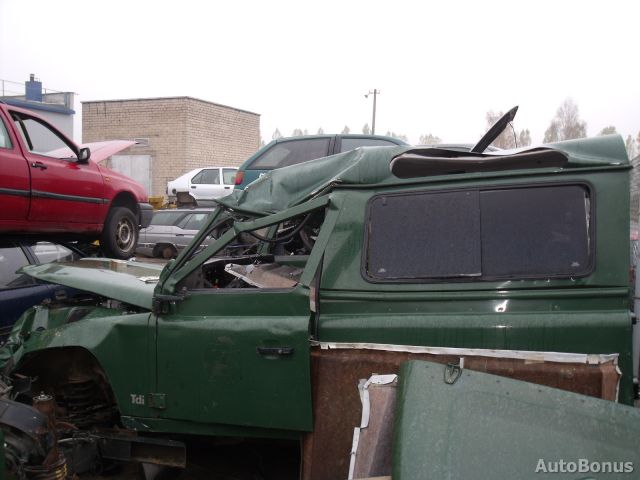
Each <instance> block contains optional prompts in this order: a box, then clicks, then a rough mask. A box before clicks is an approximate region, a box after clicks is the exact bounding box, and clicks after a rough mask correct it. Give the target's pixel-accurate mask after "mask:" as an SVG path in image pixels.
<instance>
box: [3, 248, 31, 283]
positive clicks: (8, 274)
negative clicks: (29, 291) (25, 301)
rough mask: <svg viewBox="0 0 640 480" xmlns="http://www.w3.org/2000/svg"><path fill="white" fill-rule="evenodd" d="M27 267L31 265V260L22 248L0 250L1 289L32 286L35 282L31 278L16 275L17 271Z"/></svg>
mask: <svg viewBox="0 0 640 480" xmlns="http://www.w3.org/2000/svg"><path fill="white" fill-rule="evenodd" d="M25 265H29V260H27V257H26V255H25V254H24V252H23V251H22V249H21V248H19V247H4V248H0V289H9V288H18V287H24V286H27V285H32V284H33V283H34V281H33V279H32V278H31V277H29V276H27V275H21V274H19V273H16V270H18V269H19V268H20V267H24V266H25Z"/></svg>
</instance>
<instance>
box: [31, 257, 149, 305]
mask: <svg viewBox="0 0 640 480" xmlns="http://www.w3.org/2000/svg"><path fill="white" fill-rule="evenodd" d="M23 271H24V273H26V274H28V275H30V276H32V277H34V278H37V279H39V280H44V281H46V282H52V283H58V284H60V285H66V286H67V287H73V288H77V289H79V290H85V291H88V292H94V293H98V294H100V295H103V296H105V297H108V298H113V299H115V300H120V301H121V302H126V303H130V304H131V305H136V306H138V307H142V308H147V309H151V299H152V297H153V289H154V288H155V284H156V280H157V278H158V277H159V276H160V272H161V271H162V265H158V264H150V263H137V262H124V261H122V260H112V259H109V258H85V259H82V260H80V261H79V262H73V263H47V264H43V265H32V266H29V267H24V268H23ZM146 278H152V279H153V278H155V279H156V280H153V281H151V282H150V283H147V282H146V281H145V279H146Z"/></svg>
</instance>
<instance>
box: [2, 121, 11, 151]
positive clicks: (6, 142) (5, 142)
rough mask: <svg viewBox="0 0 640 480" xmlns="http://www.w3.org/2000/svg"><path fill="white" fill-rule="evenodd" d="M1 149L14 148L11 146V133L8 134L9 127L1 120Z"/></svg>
mask: <svg viewBox="0 0 640 480" xmlns="http://www.w3.org/2000/svg"><path fill="white" fill-rule="evenodd" d="M0 148H13V145H12V144H11V138H9V132H7V127H6V126H5V124H4V122H3V121H2V119H1V118H0Z"/></svg>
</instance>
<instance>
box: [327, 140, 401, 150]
mask: <svg viewBox="0 0 640 480" xmlns="http://www.w3.org/2000/svg"><path fill="white" fill-rule="evenodd" d="M358 147H397V145H396V144H395V143H393V142H390V141H389V140H382V139H380V138H343V139H342V144H341V145H340V151H341V152H348V151H349V150H353V149H354V148H358Z"/></svg>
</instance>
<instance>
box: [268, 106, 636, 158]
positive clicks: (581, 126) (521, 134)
mask: <svg viewBox="0 0 640 480" xmlns="http://www.w3.org/2000/svg"><path fill="white" fill-rule="evenodd" d="M503 113H504V112H501V111H497V112H494V111H493V110H489V111H488V112H487V113H486V115H485V120H486V127H487V130H488V129H489V128H490V127H491V126H492V125H493V124H494V123H495V122H496V121H497V120H498V119H499V118H500V117H502V115H503ZM341 133H342V134H349V133H352V132H351V128H349V126H348V125H345V126H344V128H343V129H342V132H341ZM362 133H363V134H365V135H370V134H371V128H370V127H369V124H368V123H365V124H364V126H363V127H362ZM615 133H618V132H617V130H616V127H615V126H614V125H608V126H606V127H604V128H602V130H600V132H599V133H598V135H609V134H615ZM311 134H312V135H313V133H311ZM322 134H324V129H323V128H322V127H320V128H318V131H317V135H322ZM302 135H309V131H308V130H307V129H306V128H305V129H304V130H303V129H301V128H296V129H294V130H293V132H291V136H292V137H298V136H302ZM385 135H387V136H390V137H396V138H399V139H402V140H404V141H406V142H408V141H409V140H408V138H407V136H406V135H404V134H402V133H398V132H395V131H392V130H387V132H386V133H385ZM586 136H587V123H586V122H585V121H584V120H582V119H581V118H580V112H579V109H578V105H577V104H576V103H575V102H574V101H573V99H571V98H567V99H566V100H565V101H564V102H563V103H562V104H561V105H560V106H559V107H558V109H557V110H556V113H555V115H554V116H553V118H552V119H551V121H550V122H549V126H548V127H547V129H546V130H545V132H544V138H543V141H542V142H543V143H554V142H560V141H563V140H572V139H574V138H583V137H586ZM281 137H282V133H280V130H279V129H277V128H276V130H275V131H274V132H273V135H272V136H271V138H272V139H273V140H275V139H277V138H281ZM440 143H442V139H441V138H440V137H439V136H438V135H435V134H433V133H425V134H422V135H420V138H419V140H418V144H420V145H438V144H440ZM263 144H264V142H263ZM625 144H626V147H627V153H628V155H629V158H634V157H636V156H637V155H638V151H639V150H640V131H639V132H638V134H637V136H636V137H635V138H634V137H633V136H632V135H628V136H627V138H626V141H625ZM492 145H493V146H495V147H498V148H503V149H509V148H516V147H527V146H529V145H531V132H530V131H529V129H528V128H523V129H521V130H516V129H515V128H514V127H513V125H511V128H506V129H505V131H504V132H502V133H501V134H500V136H498V138H496V140H495V141H494V142H493V143H492Z"/></svg>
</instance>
